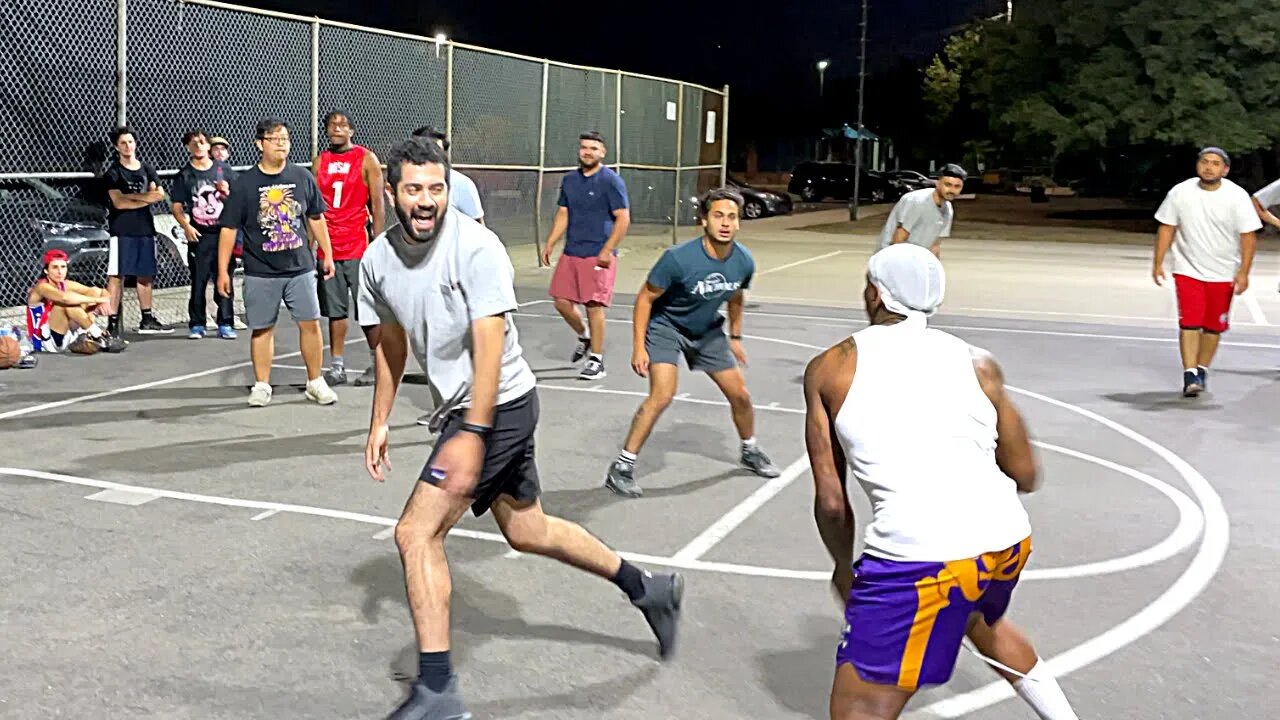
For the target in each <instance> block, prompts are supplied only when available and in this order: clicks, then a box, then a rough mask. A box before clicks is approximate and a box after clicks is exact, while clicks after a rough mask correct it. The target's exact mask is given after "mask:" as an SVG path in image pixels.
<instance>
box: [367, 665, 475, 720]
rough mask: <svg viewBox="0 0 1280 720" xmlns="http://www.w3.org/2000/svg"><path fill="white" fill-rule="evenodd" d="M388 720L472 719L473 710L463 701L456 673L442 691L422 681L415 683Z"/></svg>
mask: <svg viewBox="0 0 1280 720" xmlns="http://www.w3.org/2000/svg"><path fill="white" fill-rule="evenodd" d="M387 720H471V711H470V710H468V709H467V706H466V704H464V703H463V702H462V695H461V694H459V693H458V678H457V676H456V675H455V676H454V677H453V679H451V680H449V684H448V685H445V686H444V690H441V691H440V692H432V691H431V689H430V688H428V687H427V686H426V685H424V684H422V683H420V682H416V683H414V684H413V689H412V690H410V691H409V697H408V698H407V699H406V700H405V701H404V703H402V704H401V705H400V707H398V708H396V709H395V711H394V712H392V713H391V714H390V715H388V716H387Z"/></svg>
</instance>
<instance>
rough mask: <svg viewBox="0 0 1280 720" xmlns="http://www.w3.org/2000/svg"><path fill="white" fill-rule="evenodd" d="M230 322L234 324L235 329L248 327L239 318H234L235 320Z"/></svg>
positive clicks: (246, 328)
mask: <svg viewBox="0 0 1280 720" xmlns="http://www.w3.org/2000/svg"><path fill="white" fill-rule="evenodd" d="M232 324H233V325H234V326H235V329H237V330H248V329H249V326H248V325H245V324H244V321H243V320H241V319H240V318H236V321H235V322H234V323H232Z"/></svg>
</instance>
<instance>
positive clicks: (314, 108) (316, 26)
mask: <svg viewBox="0 0 1280 720" xmlns="http://www.w3.org/2000/svg"><path fill="white" fill-rule="evenodd" d="M174 2H175V4H177V5H178V6H180V7H181V6H182V5H203V6H207V7H214V8H220V9H223V10H229V11H234V12H243V13H249V14H256V15H265V16H268V17H276V18H280V19H282V20H291V21H295V22H304V23H308V24H310V25H311V153H310V154H311V155H312V156H314V155H315V154H316V153H317V152H319V151H320V150H321V149H322V148H321V147H320V144H319V143H320V138H319V133H320V104H319V95H320V28H321V26H325V25H327V26H330V27H337V28H345V29H348V30H356V31H359V32H367V33H373V34H376V35H386V36H390V37H397V38H402V39H406V40H415V41H418V42H425V43H432V44H435V45H436V46H437V48H436V50H437V52H441V51H442V50H443V52H446V53H447V59H446V67H447V71H446V72H447V74H446V78H445V133H446V134H447V135H448V136H449V137H451V138H452V137H453V105H454V103H453V100H454V77H453V54H454V49H455V48H459V49H464V50H471V51H475V52H480V53H486V54H490V55H500V56H504V57H510V58H516V59H519V60H525V61H529V62H535V63H541V64H542V109H541V126H540V128H539V149H538V155H539V157H538V164H537V165H488V164H483V163H457V164H455V165H454V167H456V168H458V169H459V170H516V171H526V172H533V171H536V172H537V173H538V185H537V190H536V196H535V202H534V207H535V208H536V214H535V219H534V228H535V229H534V238H535V240H534V243H533V245H534V249H535V251H536V252H537V253H539V256H540V254H541V251H542V243H543V237H544V236H545V234H546V233H545V232H544V230H543V228H544V227H545V222H544V218H543V217H542V215H543V213H542V202H541V198H542V193H543V190H544V185H543V184H544V180H545V176H546V174H547V173H549V172H567V171H573V170H576V169H577V166H569V167H547V166H546V164H545V163H546V140H547V127H546V122H547V82H548V74H549V72H550V68H551V66H553V65H555V66H557V67H563V68H570V69H574V70H586V71H591V72H600V73H607V74H612V75H616V76H617V82H616V83H615V86H616V88H617V98H616V102H615V105H614V108H615V112H614V121H615V122H614V133H613V138H611V145H612V147H613V148H614V150H613V152H612V154H614V157H615V160H614V162H612V163H606V165H608V166H609V167H612V168H613V169H614V170H623V169H631V170H658V171H664V172H673V173H674V175H675V187H676V196H675V197H674V198H672V202H673V207H672V213H671V218H672V223H671V237H672V242H676V241H677V240H678V237H679V232H680V203H681V200H682V199H681V197H680V176H681V173H684V172H690V171H692V172H697V171H701V170H719V171H720V184H721V185H724V184H725V182H726V180H727V177H728V159H729V86H728V85H725V86H724V87H723V88H721V89H719V90H717V89H715V88H711V87H707V86H705V85H700V84H698V83H690V82H684V81H681V80H673V79H670V78H663V77H656V76H653V75H644V74H641V73H633V72H626V71H623V70H615V69H610V68H600V67H592V66H589V65H575V64H572V63H565V62H558V61H555V60H550V59H547V58H538V57H533V56H530V55H521V54H519V53H513V52H507V51H504V50H495V49H492V48H486V47H481V46H479V45H470V44H467V43H460V42H456V41H454V40H450V39H446V40H445V42H444V45H443V47H441V41H440V40H439V39H438V38H434V37H428V36H425V35H414V34H411V33H403V32H397V31H394V30H385V29H382V28H374V27H366V26H362V25H354V24H351V23H345V22H339V21H336V20H326V19H324V18H321V17H318V16H310V17H308V16H304V15H296V14H292V13H286V12H279V11H274V10H263V9H259V8H251V7H245V6H242V5H234V4H231V3H226V2H221V1H220V0H174ZM128 4H129V3H128V1H127V0H116V48H117V53H116V54H117V59H116V62H117V78H118V82H117V86H116V102H117V113H116V120H117V122H118V124H120V125H125V124H127V123H128V118H129V115H128V93H129V81H128V70H127V66H128V48H127V36H128V9H127V8H128ZM624 77H630V78H636V79H644V80H654V81H657V82H662V83H668V84H672V85H675V86H676V88H677V100H676V121H675V122H676V163H675V164H674V165H646V164H639V163H628V162H625V161H624V159H623V158H622V157H621V151H622V115H623V108H622V78H624ZM686 88H696V89H699V90H702V91H703V92H707V93H712V94H715V95H719V96H721V97H722V98H723V100H722V102H723V105H722V115H721V117H720V118H719V120H720V128H719V133H720V162H719V163H718V164H714V165H684V164H683V159H684V158H683V152H684V143H683V133H684V110H685V107H684V106H685V89H686ZM176 172H177V169H167V170H165V171H161V174H170V173H176ZM23 176H24V177H38V176H40V175H39V174H26V175H23ZM44 176H45V177H57V178H73V177H92V175H91V174H90V173H46V174H44ZM5 178H6V176H5V175H3V174H0V179H5Z"/></svg>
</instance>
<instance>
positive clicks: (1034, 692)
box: [1013, 658, 1080, 720]
mask: <svg viewBox="0 0 1280 720" xmlns="http://www.w3.org/2000/svg"><path fill="white" fill-rule="evenodd" d="M1013 689H1014V690H1015V691H1016V692H1017V693H1018V697H1020V698H1022V700H1023V701H1024V702H1026V703H1027V704H1028V705H1030V706H1031V709H1032V710H1035V711H1036V715H1039V716H1040V720H1080V719H1079V718H1078V717H1077V716H1076V711H1075V710H1072V709H1071V703H1070V702H1068V701H1067V696H1066V695H1064V694H1062V688H1061V687H1059V686H1058V681H1057V680H1056V679H1055V678H1054V677H1053V673H1051V672H1050V671H1049V668H1048V667H1046V666H1045V664H1044V660H1041V659H1040V658H1036V665H1035V667H1033V668H1031V671H1030V672H1028V673H1027V676H1026V677H1025V678H1022V679H1020V680H1018V681H1017V682H1015V683H1014V684H1013Z"/></svg>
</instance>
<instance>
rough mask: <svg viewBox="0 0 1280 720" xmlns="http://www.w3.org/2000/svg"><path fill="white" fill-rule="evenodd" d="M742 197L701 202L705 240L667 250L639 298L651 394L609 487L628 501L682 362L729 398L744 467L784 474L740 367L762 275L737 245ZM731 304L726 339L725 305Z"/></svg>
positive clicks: (640, 342)
mask: <svg viewBox="0 0 1280 720" xmlns="http://www.w3.org/2000/svg"><path fill="white" fill-rule="evenodd" d="M742 204H743V200H742V195H740V194H738V193H737V192H736V191H734V190H730V189H728V188H717V189H715V190H712V191H711V192H709V193H707V194H706V196H705V197H703V198H702V200H701V201H700V202H699V203H698V211H699V212H698V214H699V216H700V219H701V222H702V237H699V238H698V239H697V240H690V241H688V242H684V243H680V244H679V245H676V246H675V247H671V248H667V250H666V252H664V253H662V257H661V258H659V259H658V262H657V264H655V265H654V266H653V269H652V270H650V271H649V277H648V278H647V279H646V280H645V283H644V286H643V287H641V288H640V293H639V294H638V295H637V296H636V307H635V311H634V317H633V318H632V323H631V327H632V336H633V337H632V340H633V343H634V347H633V350H632V354H631V369H632V370H634V371H635V372H636V374H637V375H639V376H640V377H647V378H649V396H648V397H647V398H645V400H644V402H642V403H640V409H639V410H637V411H636V414H635V417H633V418H632V420H631V430H630V431H629V432H628V433H627V440H626V443H625V444H623V446H622V453H621V454H619V455H618V459H617V460H615V461H614V462H613V464H612V465H611V466H609V472H608V473H607V474H606V476H605V481H604V484H605V487H607V488H609V489H610V490H612V491H613V492H615V493H617V494H619V495H623V496H625V497H639V496H640V495H641V494H642V491H641V489H640V486H639V485H637V484H636V481H635V477H634V473H635V466H636V454H637V453H639V452H640V448H641V447H642V446H643V445H644V442H645V440H646V439H648V437H649V433H650V432H652V431H653V426H654V424H655V423H657V422H658V418H659V417H660V416H661V415H662V412H663V411H664V410H666V409H667V406H668V405H670V404H671V400H672V398H674V397H675V394H676V385H677V379H678V375H679V365H678V363H679V362H680V359H681V358H683V359H684V362H685V364H686V365H688V366H689V369H690V370H693V371H695V372H697V371H702V372H705V373H706V374H707V375H708V376H709V377H710V378H711V380H712V382H714V383H715V384H716V387H718V388H720V392H722V393H724V397H725V399H726V400H728V401H729V406H730V408H731V409H732V415H733V424H734V426H735V427H736V428H737V430H738V437H739V438H741V440H742V454H741V456H740V457H741V462H742V465H743V467H745V468H747V469H748V470H750V471H752V472H754V473H756V474H757V475H760V476H762V477H769V478H772V477H777V476H778V475H780V474H781V473H780V472H779V471H778V468H776V467H774V465H773V462H772V461H770V460H769V456H768V455H766V454H765V453H764V450H762V449H760V446H759V445H758V444H757V443H756V436H755V422H756V421H755V410H754V409H753V407H752V405H751V394H750V393H749V392H747V383H746V379H745V378H744V377H743V375H742V370H741V369H740V368H739V367H738V364H739V363H742V364H746V361H747V354H746V351H745V350H743V348H742V315H743V309H744V308H745V307H746V291H747V288H749V287H751V278H752V276H753V275H755V272H756V263H755V260H754V259H752V257H751V252H750V251H749V250H747V248H746V247H744V246H743V245H742V244H741V243H739V242H738V241H737V240H735V239H734V236H735V235H737V233H738V228H739V225H740V221H739V218H740V217H741V216H742ZM724 305H728V311H729V312H728V314H729V322H728V325H729V327H728V330H729V332H728V336H727V337H726V336H725V318H724V316H722V315H721V314H720V308H721V306H724Z"/></svg>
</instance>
